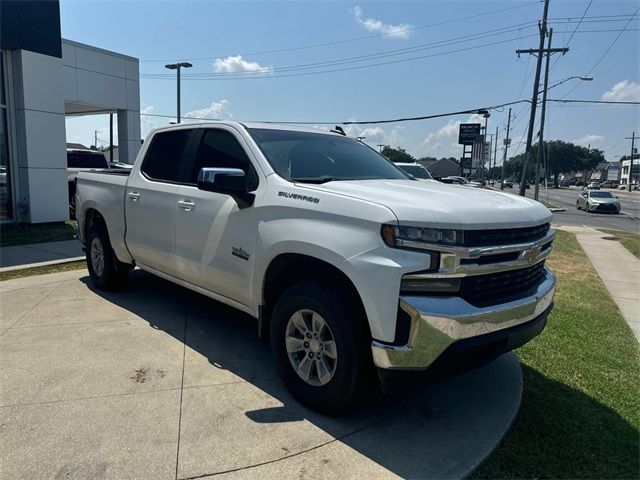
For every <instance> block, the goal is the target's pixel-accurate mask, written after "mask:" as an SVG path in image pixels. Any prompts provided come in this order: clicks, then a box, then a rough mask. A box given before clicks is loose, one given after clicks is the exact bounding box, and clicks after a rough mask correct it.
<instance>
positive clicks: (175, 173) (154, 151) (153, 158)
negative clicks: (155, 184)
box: [142, 129, 193, 183]
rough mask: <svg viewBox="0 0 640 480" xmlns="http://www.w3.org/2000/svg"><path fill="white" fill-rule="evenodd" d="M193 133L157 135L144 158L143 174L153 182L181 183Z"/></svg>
mask: <svg viewBox="0 0 640 480" xmlns="http://www.w3.org/2000/svg"><path fill="white" fill-rule="evenodd" d="M192 133H193V129H180V130H172V131H168V132H159V133H156V134H155V135H154V136H153V140H152V141H151V145H150V146H149V151H147V154H146V156H145V157H144V162H143V164H142V173H143V174H144V175H145V176H147V177H148V178H150V179H152V180H159V181H163V182H170V183H179V182H180V181H181V180H182V178H181V167H182V166H183V165H184V163H183V162H184V159H185V155H186V152H187V146H188V144H189V139H190V138H191V134H192Z"/></svg>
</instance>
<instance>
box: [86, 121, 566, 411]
mask: <svg viewBox="0 0 640 480" xmlns="http://www.w3.org/2000/svg"><path fill="white" fill-rule="evenodd" d="M76 205H77V209H78V210H77V218H78V230H79V237H80V240H81V241H82V242H83V244H84V246H85V250H86V254H87V264H88V269H89V273H90V275H91V278H92V281H93V282H94V284H95V286H96V287H98V288H116V287H120V286H122V285H124V284H125V283H126V280H127V275H128V273H129V271H130V270H131V269H132V268H133V267H134V266H137V267H139V268H141V269H143V270H146V271H148V272H151V273H153V274H155V275H158V276H160V277H162V278H165V279H167V280H169V281H171V282H174V283H176V284H178V285H182V286H184V287H186V288H189V289H192V290H195V291H196V292H200V293H201V294H204V295H207V296H209V297H211V298H214V299H216V300H218V301H220V302H223V303H225V304H228V305H231V306H233V307H235V308H237V309H240V310H242V311H244V312H246V313H248V314H250V315H252V316H254V317H255V318H257V319H258V326H259V332H260V334H261V335H265V336H266V335H269V337H270V340H271V347H272V350H273V354H274V358H275V362H276V365H277V368H278V371H279V373H280V375H281V376H282V378H283V380H284V382H285V384H286V385H287V387H288V388H289V389H290V391H291V392H292V393H293V395H294V396H296V397H297V398H298V399H299V400H300V401H302V402H303V403H305V404H306V405H308V406H310V407H312V408H315V409H317V410H320V411H323V412H332V411H336V410H339V409H343V408H344V407H346V406H348V405H351V404H353V402H354V400H356V399H358V397H360V396H362V394H363V392H366V391H368V390H367V387H368V386H370V385H371V384H375V382H376V381H377V380H382V383H383V386H387V388H388V386H389V385H393V379H394V378H396V376H395V375H392V374H393V373H396V372H407V371H412V372H413V373H412V375H415V374H416V372H425V373H426V376H428V374H430V373H432V372H436V373H437V372H445V371H447V370H449V369H451V367H452V366H453V367H455V369H458V366H459V365H462V366H466V365H474V364H477V362H480V361H486V360H488V359H492V358H495V357H496V356H498V355H500V354H502V353H504V352H506V351H509V350H512V349H514V348H517V347H519V346H520V345H522V344H524V343H526V342H527V341H529V340H530V339H531V338H533V337H534V336H536V335H537V334H538V333H540V332H541V331H542V329H543V328H544V326H545V324H546V318H547V315H548V313H549V311H550V309H551V308H552V304H553V295H554V290H555V279H554V277H553V275H552V274H551V272H549V270H548V269H547V268H546V267H545V259H546V258H547V257H548V256H549V254H550V253H551V248H552V242H553V238H554V235H555V233H554V231H553V230H551V229H550V228H549V227H550V224H549V221H550V219H551V214H550V212H549V210H547V209H546V208H545V207H544V206H542V205H541V204H539V203H537V202H534V201H532V200H528V199H525V198H521V197H517V196H514V195H510V194H506V193H500V192H494V191H489V190H483V189H471V188H463V187H460V186H451V185H445V184H442V183H439V182H435V181H429V182H425V181H417V180H412V179H411V178H410V177H409V176H408V175H407V174H405V173H404V172H403V171H402V170H400V169H399V168H398V167H396V166H395V165H394V164H393V163H391V162H390V161H388V160H387V159H386V158H384V157H383V156H382V155H380V154H378V153H377V152H376V151H375V150H373V149H371V148H369V147H367V146H366V145H364V144H363V143H361V142H358V141H356V140H354V139H351V138H347V137H345V136H344V135H343V134H341V133H335V132H334V133H332V132H324V131H319V130H312V129H303V128H296V127H283V126H274V125H271V124H269V125H264V124H244V123H236V122H216V123H204V124H187V125H179V126H171V127H167V128H161V129H158V130H155V131H153V132H152V133H151V134H150V135H149V137H148V139H147V141H146V142H145V143H144V146H143V148H142V150H141V152H140V154H139V155H138V158H137V160H136V162H135V164H134V166H133V169H132V170H131V172H123V171H116V172H113V173H108V172H104V173H98V172H92V173H90V172H87V173H80V174H79V175H78V185H77V197H76ZM374 367H375V368H374ZM376 369H377V373H378V375H377V376H376V375H375V373H376ZM401 376H403V375H402V374H401ZM404 376H406V373H405V375H404ZM412 378H416V377H412Z"/></svg>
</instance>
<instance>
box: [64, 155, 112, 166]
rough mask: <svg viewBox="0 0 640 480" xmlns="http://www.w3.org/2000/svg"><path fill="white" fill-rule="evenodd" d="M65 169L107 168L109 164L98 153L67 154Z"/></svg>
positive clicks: (105, 158)
mask: <svg viewBox="0 0 640 480" xmlns="http://www.w3.org/2000/svg"><path fill="white" fill-rule="evenodd" d="M67 168H109V162H107V157H105V156H104V154H103V153H100V152H81V151H75V152H67Z"/></svg>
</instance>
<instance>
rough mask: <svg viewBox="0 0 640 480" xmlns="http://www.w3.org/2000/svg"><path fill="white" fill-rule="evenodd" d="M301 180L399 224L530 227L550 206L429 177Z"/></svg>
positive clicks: (542, 218) (545, 218) (546, 217)
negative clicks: (372, 206) (383, 211)
mask: <svg viewBox="0 0 640 480" xmlns="http://www.w3.org/2000/svg"><path fill="white" fill-rule="evenodd" d="M305 186H306V187H310V188H312V189H314V190H319V191H325V192H331V193H336V194H340V195H345V196H349V197H355V198H358V199H361V200H366V201H370V202H374V203H378V204H381V205H385V206H386V207H388V208H390V209H391V210H392V211H393V213H394V214H395V215H396V217H397V218H398V220H399V221H400V223H404V224H415V225H420V224H428V225H429V226H433V227H440V228H464V229H489V228H518V227H530V226H535V225H539V224H541V223H544V222H548V221H550V220H551V212H550V211H549V210H548V209H547V208H546V207H545V206H544V205H542V204H541V203H538V202H536V201H534V200H530V199H528V198H523V197H519V196H517V195H514V194H511V193H503V192H498V191H493V190H486V189H480V188H469V187H464V186H460V185H448V184H445V183H441V182H435V181H431V182H419V181H411V180H358V181H334V182H328V183H325V184H321V185H305Z"/></svg>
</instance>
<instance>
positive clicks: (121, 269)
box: [86, 224, 131, 290]
mask: <svg viewBox="0 0 640 480" xmlns="http://www.w3.org/2000/svg"><path fill="white" fill-rule="evenodd" d="M86 257H87V269H88V270H89V276H90V277H91V281H92V282H93V284H94V285H95V286H96V288H99V289H102V290H115V289H117V288H121V287H123V286H125V285H126V284H127V279H128V276H129V271H130V270H131V266H130V265H126V264H124V263H121V262H119V261H118V259H117V258H115V255H114V253H113V249H112V248H111V241H110V240H109V234H108V233H107V229H106V228H105V227H104V226H103V225H100V224H96V225H92V226H91V227H90V228H89V231H88V232H87V242H86Z"/></svg>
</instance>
